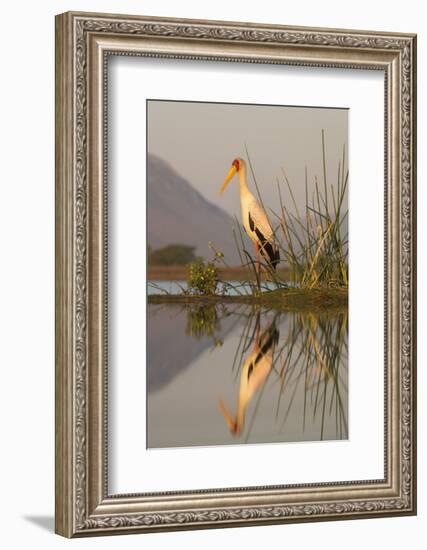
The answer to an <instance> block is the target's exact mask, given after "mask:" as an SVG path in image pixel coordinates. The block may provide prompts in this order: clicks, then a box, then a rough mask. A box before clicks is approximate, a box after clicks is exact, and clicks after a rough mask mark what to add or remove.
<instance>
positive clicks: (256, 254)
mask: <svg viewBox="0 0 427 550" xmlns="http://www.w3.org/2000/svg"><path fill="white" fill-rule="evenodd" d="M255 268H256V273H257V278H258V281H259V280H260V273H261V264H260V261H259V244H258V243H255Z"/></svg>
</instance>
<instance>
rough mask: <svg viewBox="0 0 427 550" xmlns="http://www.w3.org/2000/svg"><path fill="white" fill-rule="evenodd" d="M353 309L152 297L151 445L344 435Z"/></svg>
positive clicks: (149, 379) (148, 372) (281, 439)
mask: <svg viewBox="0 0 427 550" xmlns="http://www.w3.org/2000/svg"><path fill="white" fill-rule="evenodd" d="M347 341H348V334H347V313H344V312H343V313H339V314H334V315H330V314H327V315H315V314H312V313H283V312H280V313H277V312H274V311H267V310H261V311H259V312H258V313H255V312H254V311H253V310H252V309H251V308H250V306H247V305H244V304H221V305H216V306H213V305H203V306H201V305H198V306H197V305H193V306H191V307H189V306H182V305H174V304H167V305H149V306H148V368H147V388H148V399H147V436H148V438H147V440H148V447H149V448H162V447H187V446H196V445H226V444H241V443H272V442H287V441H318V440H337V439H347V438H348V429H347V422H348V365H347V356H348V353H347Z"/></svg>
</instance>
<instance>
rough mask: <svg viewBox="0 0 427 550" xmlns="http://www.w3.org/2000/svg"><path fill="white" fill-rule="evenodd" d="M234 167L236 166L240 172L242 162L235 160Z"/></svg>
mask: <svg viewBox="0 0 427 550" xmlns="http://www.w3.org/2000/svg"><path fill="white" fill-rule="evenodd" d="M233 166H235V168H236V170H237V171H239V169H240V162H239V161H238V160H237V159H234V160H233Z"/></svg>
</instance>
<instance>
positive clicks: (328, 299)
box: [147, 288, 348, 311]
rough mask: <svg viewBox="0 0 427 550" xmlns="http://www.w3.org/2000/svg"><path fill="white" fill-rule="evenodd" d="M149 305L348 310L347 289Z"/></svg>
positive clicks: (176, 298)
mask: <svg viewBox="0 0 427 550" xmlns="http://www.w3.org/2000/svg"><path fill="white" fill-rule="evenodd" d="M147 299H148V304H176V305H179V304H182V305H192V304H197V305H216V304H220V303H225V304H226V303H234V304H239V303H241V304H250V305H253V306H255V307H260V306H266V307H269V308H272V309H280V310H284V311H285V310H287V311H290V310H298V311H302V310H304V311H330V310H338V311H344V310H346V309H347V308H348V289H341V288H337V289H334V288H330V289H329V288H325V289H312V290H308V289H287V290H272V291H269V292H263V293H262V294H260V295H258V296H254V295H241V296H223V295H219V294H214V295H210V296H191V295H186V294H151V295H149V296H148V297H147Z"/></svg>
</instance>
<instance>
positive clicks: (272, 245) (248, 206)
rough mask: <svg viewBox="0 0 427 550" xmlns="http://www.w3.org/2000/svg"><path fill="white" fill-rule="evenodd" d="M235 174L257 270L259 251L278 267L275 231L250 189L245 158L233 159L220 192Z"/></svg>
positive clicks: (268, 263)
mask: <svg viewBox="0 0 427 550" xmlns="http://www.w3.org/2000/svg"><path fill="white" fill-rule="evenodd" d="M235 174H237V176H238V178H239V184H240V205H241V211H242V222H243V227H244V228H245V231H246V233H247V234H248V236H249V238H250V239H251V241H252V242H253V243H254V245H255V258H256V267H257V272H258V274H259V270H260V263H259V253H261V254H262V256H263V258H264V260H265V261H266V263H267V265H268V266H270V267H271V268H272V269H276V267H277V264H278V263H279V262H280V254H279V249H278V247H277V244H276V242H275V239H274V232H273V229H272V227H271V223H270V220H269V219H268V216H267V214H266V212H265V210H264V209H263V207H262V206H261V205H260V204H259V202H258V201H257V200H256V198H255V197H254V196H253V194H252V193H251V192H250V191H249V188H248V184H247V181H246V162H245V161H244V160H243V159H241V158H236V159H235V160H233V162H232V165H231V168H230V171H229V172H228V174H227V177H226V178H225V181H224V183H223V184H222V187H221V190H220V194H222V193H223V192H224V190H225V188H226V187H227V185H228V184H229V183H230V181H231V180H232V179H233V177H234V175H235Z"/></svg>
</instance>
